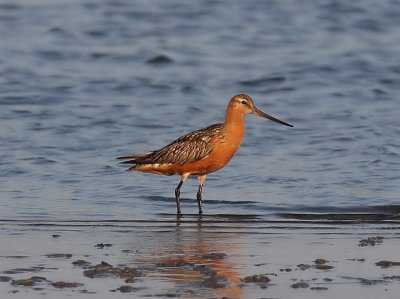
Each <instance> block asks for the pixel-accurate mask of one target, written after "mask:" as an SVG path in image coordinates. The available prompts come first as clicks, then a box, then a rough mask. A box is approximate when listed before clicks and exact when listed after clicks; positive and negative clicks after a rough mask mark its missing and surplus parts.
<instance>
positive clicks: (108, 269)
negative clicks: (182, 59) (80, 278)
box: [83, 261, 143, 282]
mask: <svg viewBox="0 0 400 299" xmlns="http://www.w3.org/2000/svg"><path fill="white" fill-rule="evenodd" d="M83 275H84V276H86V277H89V278H105V277H118V278H122V279H125V281H128V282H133V280H134V278H135V277H141V276H143V273H142V272H141V271H140V270H137V269H135V268H131V267H128V266H125V267H114V266H112V265H111V264H109V263H107V262H104V261H103V262H101V263H100V264H97V265H94V266H90V267H88V270H85V271H84V272H83Z"/></svg>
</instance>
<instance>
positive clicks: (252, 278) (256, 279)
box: [243, 274, 271, 283]
mask: <svg viewBox="0 0 400 299" xmlns="http://www.w3.org/2000/svg"><path fill="white" fill-rule="evenodd" d="M243 281H244V282H246V283H251V282H270V281H271V279H269V278H268V276H266V275H263V274H255V275H251V276H246V277H245V278H244V279H243Z"/></svg>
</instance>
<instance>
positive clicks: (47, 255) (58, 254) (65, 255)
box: [46, 253, 72, 259]
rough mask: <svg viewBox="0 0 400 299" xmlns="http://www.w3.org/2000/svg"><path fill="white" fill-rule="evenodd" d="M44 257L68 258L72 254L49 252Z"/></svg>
mask: <svg viewBox="0 0 400 299" xmlns="http://www.w3.org/2000/svg"><path fill="white" fill-rule="evenodd" d="M46 257H47V258H52V259H59V258H63V259H70V258H71V257H72V254H70V253H49V254H46Z"/></svg>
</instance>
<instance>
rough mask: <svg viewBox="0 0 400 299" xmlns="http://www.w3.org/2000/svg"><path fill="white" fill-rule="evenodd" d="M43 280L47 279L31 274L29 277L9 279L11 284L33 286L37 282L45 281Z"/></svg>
mask: <svg viewBox="0 0 400 299" xmlns="http://www.w3.org/2000/svg"><path fill="white" fill-rule="evenodd" d="M45 281H47V279H46V278H45V277H41V276H32V277H30V278H25V279H17V280H13V281H11V284H12V285H13V286H24V287H31V286H34V285H35V284H36V283H38V282H45Z"/></svg>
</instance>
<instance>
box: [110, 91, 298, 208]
mask: <svg viewBox="0 0 400 299" xmlns="http://www.w3.org/2000/svg"><path fill="white" fill-rule="evenodd" d="M247 114H255V115H258V116H261V117H264V118H267V119H269V120H272V121H275V122H277V123H280V124H282V125H285V126H289V127H293V126H292V125H290V124H288V123H286V122H283V121H281V120H279V119H277V118H275V117H272V116H270V115H268V114H267V113H265V112H262V111H261V110H259V109H257V108H256V107H255V106H254V102H253V100H252V98H251V97H249V96H248V95H246V94H238V95H235V96H234V97H233V98H232V99H231V100H230V101H229V104H228V108H227V109H226V117H225V122H224V123H221V124H215V125H212V126H209V127H207V128H204V129H200V130H197V131H194V132H191V133H188V134H186V135H184V136H182V137H180V138H178V139H176V140H175V141H173V142H171V143H170V144H168V145H167V146H165V147H163V148H161V149H158V150H155V151H151V152H147V153H142V154H136V155H132V156H124V157H118V158H117V159H120V160H125V161H124V162H122V163H128V164H135V165H134V166H132V167H130V168H129V169H128V170H129V171H132V170H135V171H142V172H149V173H154V174H160V175H174V174H177V175H180V176H181V180H180V182H179V184H178V186H177V187H176V189H175V200H176V210H177V214H178V215H181V208H180V190H181V187H182V184H183V182H185V181H186V179H187V178H188V177H189V176H190V175H197V176H198V178H199V188H198V190H197V196H196V197H197V204H198V207H199V214H202V213H203V209H202V195H201V193H202V190H203V185H204V181H205V180H206V176H207V175H208V174H209V173H212V172H214V171H217V170H219V169H221V168H222V167H224V166H225V165H226V164H228V162H229V161H230V160H231V159H232V157H233V156H234V155H235V154H236V152H237V150H238V149H239V147H240V145H241V143H242V141H243V138H244V135H245V132H246V128H245V117H246V115H247Z"/></svg>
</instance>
